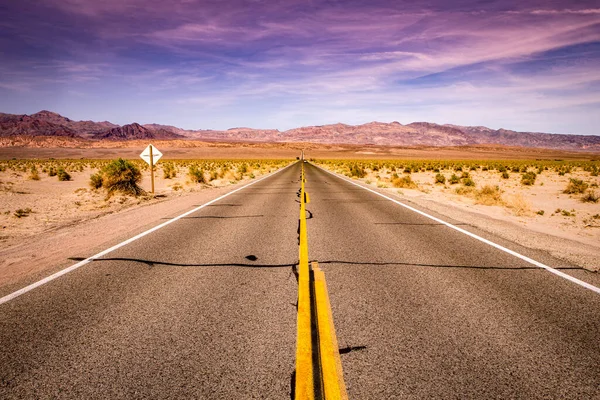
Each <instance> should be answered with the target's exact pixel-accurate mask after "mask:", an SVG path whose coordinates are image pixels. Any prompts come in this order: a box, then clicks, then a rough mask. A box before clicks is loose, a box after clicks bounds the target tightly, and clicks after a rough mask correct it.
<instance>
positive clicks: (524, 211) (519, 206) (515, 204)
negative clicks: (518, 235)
mask: <svg viewBox="0 0 600 400" xmlns="http://www.w3.org/2000/svg"><path fill="white" fill-rule="evenodd" d="M505 204H506V207H507V208H509V209H511V210H512V212H513V214H515V215H517V216H519V217H522V216H525V215H528V214H529V213H530V212H531V207H530V206H529V203H528V202H527V200H525V198H524V197H523V196H522V195H520V194H515V195H512V196H510V197H508V198H507V199H506V200H505Z"/></svg>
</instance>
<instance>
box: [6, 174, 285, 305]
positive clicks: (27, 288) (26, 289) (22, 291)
mask: <svg viewBox="0 0 600 400" xmlns="http://www.w3.org/2000/svg"><path fill="white" fill-rule="evenodd" d="M294 164H295V163H291V164H290V165H288V166H286V167H284V168H282V169H280V170H278V171H275V172H273V173H272V174H269V175H267V176H265V177H262V178H260V179H258V180H256V181H254V182H250V183H249V184H247V185H245V186H242V187H241V188H237V189H235V190H232V191H231V192H229V193H225V194H224V195H223V196H220V197H217V198H216V199H213V200H211V201H209V202H208V203H205V204H202V205H201V206H198V207H196V208H194V209H193V210H190V211H187V212H185V213H183V214H181V215H179V216H177V217H174V218H173V219H170V220H168V221H166V222H163V223H162V224H160V225H157V226H155V227H154V228H151V229H148V230H147V231H145V232H142V233H140V234H139V235H136V236H134V237H132V238H130V239H127V240H125V241H124V242H121V243H119V244H117V245H114V246H113V247H111V248H109V249H106V250H103V251H101V252H100V253H98V254H94V255H93V256H91V257H89V258H86V259H85V260H83V261H80V262H78V263H77V264H74V265H71V266H70V267H67V268H65V269H62V270H60V271H58V272H56V273H54V274H52V275H50V276H48V277H46V278H44V279H42V280H39V281H37V282H35V283H32V284H31V285H29V286H25V287H24V288H23V289H19V290H17V291H16V292H13V293H11V294H8V295H6V296H4V297H2V298H0V304H4V303H6V302H9V301H11V300H12V299H14V298H16V297H19V296H20V295H22V294H25V293H27V292H29V291H31V290H33V289H35V288H38V287H40V286H42V285H45V284H46V283H48V282H51V281H53V280H55V279H56V278H59V277H61V276H63V275H66V274H68V273H69V272H71V271H75V270H76V269H77V268H79V267H83V266H84V265H86V264H88V263H90V262H92V261H94V260H95V259H97V258H100V257H102V256H105V255H107V254H108V253H110V252H113V251H115V250H117V249H119V248H121V247H123V246H125V245H128V244H129V243H131V242H135V241H136V240H138V239H140V238H142V237H144V236H146V235H148V234H150V233H152V232H154V231H157V230H159V229H161V228H164V227H165V226H167V225H169V224H172V223H173V222H175V221H177V220H180V219H181V218H183V217H187V216H188V215H190V214H193V213H195V212H196V211H198V210H201V209H203V208H204V207H206V206H209V205H211V204H213V203H215V202H217V201H219V200H221V199H224V198H225V197H227V196H230V195H232V194H234V193H236V192H239V191H240V190H242V189H246V188H247V187H248V186H252V185H254V184H255V183H258V182H260V181H262V180H263V179H266V178H269V177H271V176H273V175H275V174H277V173H279V172H281V171H283V170H284V169H287V168H289V167H291V166H292V165H294Z"/></svg>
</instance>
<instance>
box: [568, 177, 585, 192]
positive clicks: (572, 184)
mask: <svg viewBox="0 0 600 400" xmlns="http://www.w3.org/2000/svg"><path fill="white" fill-rule="evenodd" d="M588 186H589V185H588V184H587V183H586V182H584V181H582V180H581V179H575V178H569V184H568V185H567V187H566V188H565V190H563V193H566V194H580V193H583V192H585V191H586V190H587V188H588Z"/></svg>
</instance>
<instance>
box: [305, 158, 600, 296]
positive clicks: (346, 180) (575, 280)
mask: <svg viewBox="0 0 600 400" xmlns="http://www.w3.org/2000/svg"><path fill="white" fill-rule="evenodd" d="M312 165H314V164H312ZM315 167H317V168H319V169H321V170H322V171H325V172H327V173H328V174H331V175H333V176H335V177H336V178H338V179H341V180H343V181H345V182H348V183H351V184H353V185H354V186H358V187H360V188H363V189H365V190H368V191H369V192H371V193H375V194H376V195H377V196H381V197H383V198H384V199H387V200H389V201H391V202H394V203H396V204H398V205H399V206H402V207H404V208H407V209H409V210H411V211H414V212H416V213H417V214H420V215H422V216H424V217H427V218H429V219H431V220H433V221H435V222H439V223H440V224H443V225H446V226H447V227H449V228H452V229H454V230H456V231H458V232H460V233H464V234H465V235H467V236H470V237H472V238H473V239H477V240H479V241H480V242H483V243H485V244H488V245H490V246H492V247H495V248H497V249H498V250H501V251H503V252H505V253H508V254H510V255H512V256H515V257H517V258H520V259H521V260H523V261H526V262H528V263H530V264H533V265H535V266H536V267H540V268H543V269H545V270H546V271H548V272H551V273H553V274H554V275H557V276H560V277H561V278H564V279H566V280H569V281H571V282H573V283H576V284H578V285H580V286H583V287H584V288H586V289H589V290H591V291H593V292H596V293H598V294H600V288H598V287H596V286H594V285H592V284H589V283H587V282H584V281H582V280H579V279H577V278H575V277H572V276H571V275H567V274H565V273H564V272H561V271H559V270H557V269H554V268H552V267H549V266H547V265H545V264H542V263H541V262H539V261H535V260H534V259H531V258H529V257H527V256H524V255H522V254H519V253H517V252H516V251H513V250H510V249H507V248H506V247H504V246H501V245H499V244H497V243H494V242H492V241H490V240H487V239H484V238H482V237H481V236H477V235H476V234H474V233H471V232H469V231H466V230H464V229H462V228H459V227H458V226H455V225H452V224H451V223H449V222H446V221H443V220H441V219H439V218H436V217H434V216H432V215H429V214H427V213H425V212H423V211H421V210H417V209H416V208H414V207H411V206H409V205H407V204H404V203H402V202H401V201H398V200H396V199H393V198H391V197H389V196H386V195H385V194H382V193H379V192H377V191H375V190H373V189H370V188H368V187H364V186H362V185H359V184H358V183H356V182H352V181H351V180H349V179H346V178H342V177H341V176H338V175H337V174H335V173H333V172H331V171H327V170H326V169H324V168H321V167H318V166H316V165H315Z"/></svg>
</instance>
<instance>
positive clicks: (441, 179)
mask: <svg viewBox="0 0 600 400" xmlns="http://www.w3.org/2000/svg"><path fill="white" fill-rule="evenodd" d="M435 183H441V184H442V185H443V184H445V183H446V177H445V176H444V175H442V174H436V175H435Z"/></svg>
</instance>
